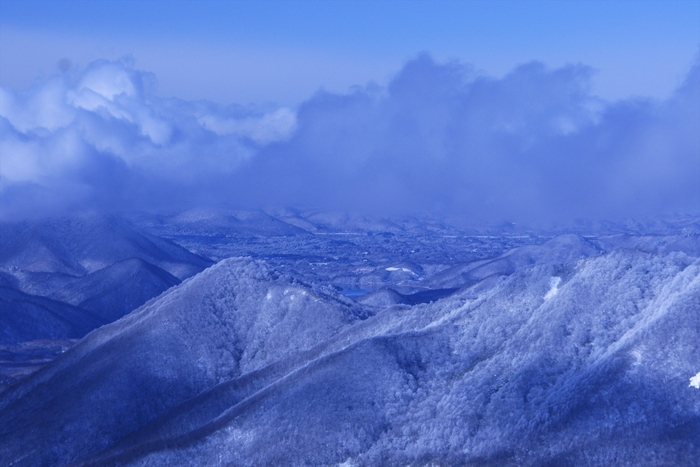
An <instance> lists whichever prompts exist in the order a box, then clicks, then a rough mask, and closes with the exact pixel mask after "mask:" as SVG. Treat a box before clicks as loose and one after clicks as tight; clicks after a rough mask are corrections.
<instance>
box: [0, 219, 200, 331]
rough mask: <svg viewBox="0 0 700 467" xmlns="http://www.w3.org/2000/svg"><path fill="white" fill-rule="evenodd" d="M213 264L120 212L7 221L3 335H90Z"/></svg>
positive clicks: (2, 235) (2, 257)
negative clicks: (144, 227)
mask: <svg viewBox="0 0 700 467" xmlns="http://www.w3.org/2000/svg"><path fill="white" fill-rule="evenodd" d="M211 264H212V262H211V261H210V260H208V259H206V258H203V257H201V256H197V255H195V254H193V253H191V252H189V251H188V250H186V249H184V248H182V247H180V246H178V245H176V244H175V243H172V242H171V241H168V240H164V239H162V238H159V237H156V236H154V235H151V234H149V233H146V232H144V231H141V230H140V229H138V228H137V227H135V226H133V225H131V224H130V223H128V222H126V221H124V220H122V219H119V218H117V217H114V216H108V215H103V214H96V213H88V214H82V215H75V216H69V217H61V218H51V219H41V220H34V221H24V222H15V223H10V222H4V223H1V224H0V285H2V286H3V287H4V288H5V289H4V292H3V300H4V302H3V303H4V307H3V310H2V313H3V315H2V316H3V319H2V320H0V343H15V342H19V340H21V339H24V340H29V339H55V338H61V339H64V338H77V337H83V336H84V335H85V334H86V333H87V332H88V331H90V330H92V329H95V328H96V327H99V326H101V325H102V324H105V323H107V322H110V321H114V320H116V319H118V318H120V317H121V316H123V315H124V314H126V313H128V312H130V311H131V310H133V309H135V308H137V307H139V306H140V305H142V304H143V303H144V302H146V301H147V300H149V299H151V298H153V297H155V296H158V295H159V294H160V293H161V292H163V291H164V290H166V289H168V288H170V287H172V286H174V285H176V284H179V283H180V281H181V280H182V279H185V278H187V277H190V276H192V275H194V274H196V273H197V272H199V271H201V270H202V269H204V268H205V267H207V266H209V265H211ZM18 339H19V340H18Z"/></svg>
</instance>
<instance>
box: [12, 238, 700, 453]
mask: <svg viewBox="0 0 700 467" xmlns="http://www.w3.org/2000/svg"><path fill="white" fill-rule="evenodd" d="M501 259H506V261H503V262H504V263H506V265H507V266H508V267H509V268H511V269H507V268H506V269H503V271H504V272H503V273H500V274H499V273H490V274H484V277H485V279H484V280H482V281H478V282H472V285H471V286H466V287H464V288H463V289H461V290H460V291H458V292H457V293H455V294H453V295H451V296H450V297H449V298H446V299H444V300H441V301H437V302H434V303H430V304H420V305H415V306H406V305H399V306H390V307H388V308H386V309H384V310H382V311H381V312H379V313H378V314H376V315H374V316H369V317H368V315H367V313H366V312H364V311H363V310H362V309H361V308H359V305H353V304H352V302H350V301H349V300H347V299H345V298H343V297H342V296H338V295H337V294H334V293H333V291H332V290H330V289H329V290H319V289H313V288H309V287H306V286H303V285H301V284H298V283H295V282H294V281H293V280H291V279H290V278H288V277H286V276H284V275H281V274H279V273H276V272H274V271H272V270H269V269H268V268H266V267H265V266H264V265H263V264H261V263H259V262H253V261H250V260H240V259H234V260H227V261H224V262H222V263H219V264H217V265H215V266H213V267H212V268H210V269H208V270H206V271H204V272H203V273H201V274H199V275H197V276H195V277H193V278H191V279H189V280H187V281H185V282H183V283H182V284H181V285H179V286H177V287H174V288H172V289H170V290H168V291H166V292H165V293H164V294H163V295H161V296H160V297H159V298H158V299H156V300H153V301H151V302H149V303H148V304H146V305H145V306H144V307H142V308H140V309H139V310H137V311H135V312H134V313H131V314H130V315H128V316H126V317H124V318H122V319H121V320H119V321H117V322H115V323H112V324H110V325H107V326H105V327H103V328H101V329H99V330H97V331H94V332H92V333H91V334H89V335H88V336H87V337H86V338H85V339H83V340H82V341H81V342H80V343H79V344H78V345H77V346H76V347H74V348H73V349H71V350H70V351H68V352H66V353H65V354H64V355H62V356H61V357H59V358H58V359H57V360H56V361H54V362H53V363H52V364H50V365H49V366H47V367H46V368H44V369H43V370H42V371H40V372H38V373H37V374H35V375H33V376H32V377H31V378H29V379H28V380H27V381H25V382H24V383H23V384H21V385H18V386H16V387H13V388H11V389H9V390H8V391H6V392H5V393H3V394H0V463H3V464H11V465H66V464H68V463H69V462H72V461H78V463H79V464H80V465H100V466H103V465H130V466H146V465H169V466H179V465H183V466H184V465H193V464H194V465H337V464H342V463H345V465H426V464H431V463H432V464H433V465H479V466H482V465H488V466H542V465H551V466H554V465H595V466H609V465H635V466H636V465H648V466H666V465H693V463H694V462H696V461H697V459H698V458H700V457H699V456H700V444H699V443H697V440H698V439H700V391H699V390H697V389H696V388H695V387H693V386H691V385H690V384H689V381H690V378H692V377H694V376H695V375H696V374H697V373H698V372H700V366H698V365H700V363H699V362H700V338H699V337H700V319H699V314H700V259H698V258H697V257H695V256H691V255H688V254H686V253H684V252H679V251H671V252H649V251H640V250H638V249H620V250H615V251H612V252H610V253H605V254H602V253H600V252H599V250H598V249H597V248H595V247H594V246H591V245H589V244H588V243H587V241H585V240H583V239H581V238H580V237H563V238H559V239H555V241H552V242H550V243H549V244H548V245H547V246H543V247H542V248H541V249H539V250H537V249H535V250H533V249H530V250H525V251H524V252H523V250H519V251H518V252H511V253H510V254H509V255H504V256H503V257H502V258H501ZM498 267H499V268H500V267H501V266H498ZM496 269H498V268H496ZM475 281H476V279H475ZM361 318H366V319H361ZM2 427H4V428H2ZM9 427H12V428H9ZM26 439H32V440H34V441H33V442H32V449H31V450H27V449H26V446H25V444H24V443H25V441H24V440H26ZM100 451H102V452H100ZM13 463H14V464H13Z"/></svg>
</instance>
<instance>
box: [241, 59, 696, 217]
mask: <svg viewBox="0 0 700 467" xmlns="http://www.w3.org/2000/svg"><path fill="white" fill-rule="evenodd" d="M698 69H699V68H698V64H697V63H696V64H695V66H694V67H693V69H692V70H691V72H690V74H689V75H688V77H687V79H686V81H685V83H684V84H683V86H681V87H680V88H679V89H678V91H677V92H676V94H675V95H674V96H673V98H672V99H670V100H669V101H667V102H655V101H652V100H644V99H638V100H628V101H622V102H616V103H606V102H603V101H600V100H599V99H596V98H595V97H594V96H592V94H591V92H590V80H591V76H592V74H593V70H591V69H590V68H587V67H585V66H581V65H570V66H566V67H563V68H559V69H554V70H550V69H548V68H547V67H545V66H544V65H543V64H541V63H538V62H532V63H527V64H524V65H521V66H519V67H517V68H516V69H514V70H513V71H512V72H511V73H509V74H508V75H506V76H505V77H503V78H502V79H493V78H489V77H486V76H479V75H476V74H474V73H473V71H471V69H470V68H468V67H465V66H463V65H461V64H459V63H446V64H438V63H435V62H434V61H433V60H432V59H431V58H430V57H429V56H427V55H422V56H419V57H418V58H417V59H415V60H412V61H411V62H409V63H407V64H406V66H405V67H404V68H403V69H402V70H401V71H400V72H399V73H398V74H397V75H396V77H395V78H394V79H393V80H392V82H391V83H390V84H389V86H388V87H387V89H376V88H375V87H372V86H369V87H366V88H356V89H355V90H354V91H353V92H351V93H348V94H345V95H337V94H329V93H318V94H317V95H315V96H313V97H312V98H311V99H309V100H308V101H306V102H305V103H304V104H303V105H302V106H301V108H300V109H299V112H298V130H297V132H296V133H295V134H294V136H293V137H292V138H291V139H290V140H288V141H286V142H284V143H282V144H278V145H271V146H269V147H267V148H265V149H263V150H262V151H261V152H260V154H258V155H257V156H256V157H255V158H253V159H251V160H250V161H248V163H247V164H245V166H244V168H243V169H242V171H241V172H240V173H242V174H244V175H243V176H242V177H240V178H239V179H238V180H239V182H238V184H239V186H245V192H241V193H239V194H238V196H239V197H241V198H246V194H248V195H249V196H248V198H249V201H250V202H253V201H254V199H253V197H257V198H261V197H262V198H264V199H265V201H267V202H269V203H272V204H276V203H279V202H283V201H284V200H287V201H288V202H290V203H302V204H319V203H321V204H325V205H326V206H327V207H335V208H345V209H352V210H375V211H383V212H396V211H404V212H410V211H430V212H435V211H443V212H446V213H451V214H462V215H464V216H465V217H469V218H473V219H478V220H486V219H503V218H506V219H511V220H518V221H530V222H532V221H549V220H562V219H563V220H567V219H569V220H570V219H573V218H577V217H584V218H601V217H602V218H612V217H620V216H623V217H624V216H645V215H652V214H659V213H665V212H668V211H674V210H695V211H697V210H699V209H700V189H698V183H697V181H698V180H700V141H699V139H698V137H697V135H698V133H697V128H700V115H699V112H700V105H698V104H700V99H699V98H698V89H699V88H700V79H699V76H698ZM246 183H247V184H248V185H246ZM253 186H258V187H264V188H263V189H262V190H260V189H258V190H253V188H252V187H253Z"/></svg>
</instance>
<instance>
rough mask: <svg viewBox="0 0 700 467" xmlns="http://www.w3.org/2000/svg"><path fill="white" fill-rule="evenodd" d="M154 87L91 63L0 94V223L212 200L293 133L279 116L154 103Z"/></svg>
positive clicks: (117, 66)
mask: <svg viewBox="0 0 700 467" xmlns="http://www.w3.org/2000/svg"><path fill="white" fill-rule="evenodd" d="M155 87H156V79H155V77H154V76H153V75H150V74H148V73H144V72H140V71H137V70H135V69H134V68H133V66H132V65H131V64H130V63H129V61H128V60H125V61H120V62H109V61H97V62H94V63H92V64H91V65H89V66H88V67H87V69H85V70H82V71H81V72H78V73H76V74H75V75H72V76H69V75H67V74H62V75H58V76H52V77H51V78H49V79H47V80H45V81H43V82H40V83H38V84H37V85H35V86H34V87H33V88H31V89H29V90H28V91H26V92H15V91H13V90H11V89H8V88H0V131H1V133H0V154H2V160H1V161H0V194H1V195H2V198H3V202H2V204H3V209H2V213H1V215H2V216H3V217H6V218H7V217H9V218H13V217H23V216H26V215H30V214H35V215H43V214H51V213H54V212H63V211H65V210H71V209H78V208H82V207H90V208H95V207H96V208H100V209H110V210H139V209H150V210H153V209H176V208H177V207H178V206H183V207H187V206H188V205H190V204H197V203H200V202H205V201H206V202H209V201H211V200H216V198H217V197H218V196H221V194H220V193H219V192H218V191H217V187H219V186H221V185H225V184H226V183H227V177H230V176H231V174H232V173H233V172H234V171H235V170H236V169H237V168H238V167H239V166H240V164H241V163H242V162H243V161H245V160H246V159H247V158H249V157H251V156H252V155H253V154H255V153H256V151H258V150H259V149H260V147H261V146H264V145H265V144H270V143H273V142H278V141H280V140H283V139H285V138H288V137H289V135H290V134H291V132H292V131H293V129H294V126H295V124H296V123H295V114H294V112H293V111H291V110H290V109H287V108H277V109H263V110H261V109H251V108H243V107H240V106H229V107H221V106H218V105H216V104H213V103H211V102H206V101H200V102H187V101H183V100H178V99H162V98H159V97H157V95H156V94H155ZM203 187H204V188H203ZM207 187H208V188H207Z"/></svg>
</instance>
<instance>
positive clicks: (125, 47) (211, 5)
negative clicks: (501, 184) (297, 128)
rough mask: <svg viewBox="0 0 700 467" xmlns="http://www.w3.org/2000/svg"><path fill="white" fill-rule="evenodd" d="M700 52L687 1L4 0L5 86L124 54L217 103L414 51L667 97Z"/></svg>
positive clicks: (354, 71)
mask: <svg viewBox="0 0 700 467" xmlns="http://www.w3.org/2000/svg"><path fill="white" fill-rule="evenodd" d="M699 49H700V1H694V0H682V1H670V0H666V1H644V0H634V1H567V0H556V1H498V0H495V1H485V0H481V1H433V2H422V1H357V0H356V1H340V0H337V1H329V2H322V1H292V0H286V1H270V0H268V1H259V2H250V1H245V2H243V1H204V0H202V1H167V2H164V1H155V0H141V1H128V0H122V1H107V0H101V1H97V2H95V1H60V0H49V1H37V0H22V1H19V0H2V1H1V2H0V62H2V66H1V67H0V85H3V86H9V87H12V88H15V89H22V88H26V87H28V86H29V85H30V84H31V83H32V82H33V81H34V80H35V79H37V78H38V77H46V76H48V75H50V74H52V73H54V72H56V63H57V62H58V61H59V60H61V59H62V58H67V59H69V60H70V61H71V62H72V63H73V64H74V65H75V66H78V67H85V66H87V64H88V63H90V62H91V61H93V60H95V59H100V58H101V59H112V60H114V59H119V58H120V57H123V56H125V55H130V56H132V57H133V59H134V60H135V66H136V67H137V68H139V69H141V70H145V71H149V72H152V73H154V74H155V75H156V76H157V78H158V81H159V88H158V89H159V92H160V94H161V95H166V96H168V95H171V96H177V97H181V98H186V99H198V98H206V99H209V100H212V101H215V102H218V103H221V104H226V103H233V102H235V103H240V104H248V103H251V102H255V103H262V102H276V103H279V104H283V105H297V104H299V103H300V102H302V101H303V100H304V99H306V98H308V97H309V96H310V95H311V94H312V93H313V92H315V91H316V90H317V89H319V88H324V89H326V90H330V91H336V92H344V91H346V90H347V89H348V88H349V87H350V86H352V85H357V84H360V85H364V84H365V83H367V82H368V81H375V82H378V83H380V84H386V83H387V82H388V81H389V80H390V79H391V77H392V76H394V75H395V74H396V73H397V72H398V71H399V69H400V68H401V66H402V65H403V64H404V63H405V62H406V61H407V60H409V59H411V58H414V57H415V56H416V55H417V54H418V53H420V52H429V53H430V54H432V56H433V57H435V58H436V59H437V60H443V61H444V60H449V59H457V60H460V61H461V62H464V63H469V64H472V65H473V66H475V67H476V68H477V69H479V70H481V71H483V72H484V73H487V74H489V75H492V76H496V77H500V76H503V75H504V74H506V73H507V72H509V71H510V70H511V69H513V68H514V67H515V66H516V65H518V64H521V63H524V62H528V61H531V60H540V61H543V62H544V63H546V64H547V65H549V66H551V67H559V66H562V65H564V64H567V63H584V64H586V65H588V66H591V67H593V68H594V69H595V70H596V74H595V76H594V77H593V78H592V86H593V90H594V92H595V93H596V94H597V95H599V96H601V97H603V98H606V99H609V100H614V99H619V98H625V97H629V96H631V95H644V96H652V97H658V98H664V97H668V95H669V94H670V93H671V92H672V91H673V89H675V87H676V86H677V85H678V84H679V83H680V82H681V80H682V79H683V77H684V76H685V74H686V73H687V71H688V69H689V67H690V65H691V63H692V61H693V57H694V55H695V54H697V53H698V50H699Z"/></svg>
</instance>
